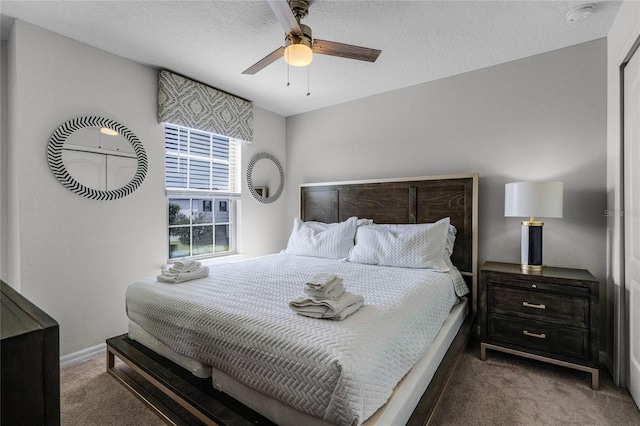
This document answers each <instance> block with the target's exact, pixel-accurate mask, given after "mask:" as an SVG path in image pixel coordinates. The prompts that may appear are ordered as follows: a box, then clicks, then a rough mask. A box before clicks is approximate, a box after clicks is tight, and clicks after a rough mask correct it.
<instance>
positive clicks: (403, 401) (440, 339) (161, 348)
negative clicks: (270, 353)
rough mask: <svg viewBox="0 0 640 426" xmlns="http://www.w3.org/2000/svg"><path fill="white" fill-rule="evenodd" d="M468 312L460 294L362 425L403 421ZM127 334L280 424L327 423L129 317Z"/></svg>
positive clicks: (380, 425) (381, 425)
mask: <svg viewBox="0 0 640 426" xmlns="http://www.w3.org/2000/svg"><path fill="white" fill-rule="evenodd" d="M468 312H469V306H468V299H467V298H466V297H463V298H462V300H461V303H459V304H457V305H455V306H454V307H453V308H452V309H451V312H450V313H449V317H448V318H447V319H446V321H445V322H444V324H443V325H442V327H441V328H440V331H438V334H437V336H436V338H435V339H434V341H433V342H432V343H431V345H430V346H429V348H428V349H427V351H426V352H425V354H424V355H423V356H422V357H421V358H420V359H419V360H418V362H416V364H415V365H414V366H413V367H412V368H411V370H409V372H408V373H407V374H406V375H405V376H404V377H403V378H402V380H401V381H400V382H399V383H398V385H397V386H396V387H395V389H394V390H393V393H392V394H391V396H390V397H389V399H388V400H387V402H386V403H385V404H384V405H383V406H382V407H380V408H379V409H378V410H377V411H376V412H375V413H374V414H373V415H372V416H371V417H369V418H368V419H366V420H365V422H364V423H363V424H362V426H389V425H392V424H393V425H403V424H406V423H407V421H408V420H409V418H410V417H411V414H412V413H413V410H414V409H415V407H416V405H417V404H418V401H419V400H420V398H421V397H422V395H423V394H424V392H425V390H426V389H427V387H428V386H429V383H430V382H431V379H432V378H433V376H434V374H435V372H436V370H437V369H438V367H439V366H440V363H441V362H442V359H443V358H444V356H445V354H446V352H447V350H448V349H449V346H451V343H452V342H453V340H454V339H455V337H456V334H457V333H458V330H459V329H460V327H461V326H462V323H463V322H464V320H465V318H466V316H467V314H468ZM129 337H130V338H131V339H133V340H136V341H138V342H139V343H142V344H143V345H144V346H147V347H148V348H150V349H152V350H154V351H155V352H156V353H159V354H160V355H162V356H164V357H165V358H168V359H170V360H171V361H173V362H175V363H176V364H178V365H180V366H182V367H183V368H185V369H186V370H188V371H190V372H191V373H192V374H194V375H196V376H198V377H203V378H204V377H212V384H213V386H214V387H215V388H216V389H218V390H220V391H222V392H224V393H226V394H227V395H230V396H232V397H233V398H234V399H236V400H238V401H240V402H241V403H243V404H244V405H246V406H247V407H249V408H251V409H252V410H254V411H257V412H258V413H260V414H262V415H263V416H264V417H266V418H268V419H269V420H271V421H272V422H274V423H276V424H278V425H280V426H299V425H302V424H304V425H305V426H327V425H329V424H328V423H326V422H324V421H323V420H320V419H318V418H315V417H311V416H309V415H307V414H304V413H301V412H300V411H298V410H296V409H294V408H292V407H289V406H288V405H286V404H284V403H282V402H280V401H278V400H276V399H273V398H271V397H269V396H268V395H265V394H263V393H260V392H258V391H255V390H253V389H252V388H250V387H248V386H246V385H244V384H242V383H240V382H238V381H237V380H235V379H234V378H233V377H230V376H229V375H228V374H225V373H223V372H221V371H219V370H216V369H212V368H211V366H208V365H205V364H203V363H201V362H198V361H196V360H193V359H190V358H187V357H185V356H184V355H180V354H178V353H176V352H174V351H172V350H171V349H169V347H167V346H166V345H164V344H162V342H159V341H158V339H156V338H155V337H153V336H151V335H150V334H149V333H147V332H146V331H145V330H144V329H143V328H142V327H140V326H139V325H137V324H136V323H134V322H133V321H131V320H130V321H129Z"/></svg>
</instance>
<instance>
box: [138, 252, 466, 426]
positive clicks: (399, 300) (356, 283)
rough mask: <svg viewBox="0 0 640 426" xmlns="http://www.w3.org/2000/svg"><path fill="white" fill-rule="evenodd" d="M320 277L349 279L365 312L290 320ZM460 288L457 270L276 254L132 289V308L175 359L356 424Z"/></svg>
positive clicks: (389, 388) (423, 343) (421, 348)
mask: <svg viewBox="0 0 640 426" xmlns="http://www.w3.org/2000/svg"><path fill="white" fill-rule="evenodd" d="M320 272H330V273H334V274H336V275H338V276H340V277H342V278H343V282H344V286H345V287H346V289H347V290H348V291H350V292H352V293H357V294H361V295H363V296H364V301H365V305H364V306H363V307H362V308H360V309H359V310H358V311H356V312H355V313H354V314H352V315H350V316H349V317H347V318H346V319H345V320H343V321H332V320H323V319H313V318H308V317H305V316H301V315H298V314H297V313H295V312H294V311H293V310H291V309H290V308H289V306H288V303H289V301H290V300H292V299H294V298H295V297H297V296H300V295H302V294H303V291H304V283H305V282H306V281H307V280H308V279H309V278H311V277H312V276H313V275H314V274H316V273H320ZM461 282H462V278H461V277H460V276H459V273H458V271H456V270H454V271H451V272H449V273H439V272H434V271H432V270H428V269H409V268H394V267H381V266H372V265H364V264H356V263H349V262H344V261H335V260H329V259H322V258H315V257H305V256H294V255H288V254H275V255H269V256H264V257H261V258H256V259H250V260H246V261H242V262H236V263H230V264H221V265H216V266H213V267H211V273H210V275H209V276H208V277H206V278H202V279H198V280H193V281H189V282H185V283H182V284H165V283H160V282H156V281H155V279H151V278H150V279H147V280H143V281H139V282H136V283H134V284H132V285H131V286H130V287H129V288H128V290H127V295H126V306H127V315H128V316H129V318H130V319H131V320H132V321H134V322H136V323H137V324H139V325H140V326H141V327H143V328H144V329H145V330H146V331H147V332H149V333H150V334H151V335H153V336H155V337H156V338H158V339H159V340H160V341H162V342H163V343H165V344H166V345H167V346H169V347H170V348H171V349H172V350H174V351H176V352H178V353H180V354H182V355H185V356H188V357H190V358H193V359H196V360H198V361H201V362H203V363H206V364H209V365H212V366H214V367H215V368H217V369H219V370H221V371H223V372H225V373H227V374H228V375H230V376H231V377H233V378H235V379H236V380H238V381H240V382H242V383H244V384H246V385H248V386H250V387H252V388H254V389H256V390H258V391H260V392H262V393H265V394H267V395H270V396H271V397H273V398H276V399H278V400H280V401H282V402H284V403H286V404H288V405H290V406H292V407H294V408H295V409H297V410H299V411H301V412H304V413H307V414H310V415H312V416H315V417H318V418H321V419H323V420H325V421H326V422H329V423H332V424H336V425H359V424H361V423H362V422H363V421H364V420H366V419H367V418H368V417H369V416H370V415H371V414H373V413H374V412H375V411H376V410H377V409H378V408H380V407H381V406H382V405H383V404H384V403H385V402H386V401H387V399H388V398H389V396H390V395H391V393H392V392H393V389H394V387H395V386H396V384H397V383H398V382H399V381H400V380H401V379H402V377H403V376H404V375H405V374H406V373H407V372H408V371H409V370H410V369H411V367H412V366H413V364H414V363H415V362H416V361H417V360H418V359H419V358H420V357H421V356H422V355H423V354H424V352H425V351H426V349H427V348H428V347H429V345H430V344H431V342H432V341H433V339H434V338H435V336H436V334H437V333H438V330H439V329H440V327H441V326H442V324H443V323H444V321H445V319H446V318H447V316H448V314H449V311H450V310H451V307H452V306H453V305H455V304H456V303H457V302H458V296H462V295H463V294H462V293H463V291H461V290H460V289H461V288H463V287H464V284H461ZM456 288H457V289H458V291H457V293H458V294H456Z"/></svg>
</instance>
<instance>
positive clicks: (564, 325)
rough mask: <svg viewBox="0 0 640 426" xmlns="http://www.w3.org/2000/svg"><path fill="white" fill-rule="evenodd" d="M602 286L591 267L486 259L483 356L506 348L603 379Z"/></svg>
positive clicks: (593, 382)
mask: <svg viewBox="0 0 640 426" xmlns="http://www.w3.org/2000/svg"><path fill="white" fill-rule="evenodd" d="M599 297H600V284H599V283H598V281H597V280H596V279H595V278H594V276H593V275H591V273H589V271H586V270H584V269H567V268H556V267H544V268H543V269H542V271H524V270H522V269H521V268H520V265H519V264H513V263H499V262H486V263H485V264H484V265H483V266H482V268H481V269H480V288H479V301H478V304H479V306H478V310H479V318H480V327H481V343H480V359H482V360H483V361H484V360H485V359H486V350H487V349H493V350H496V351H501V352H506V353H510V354H513V355H519V356H523V357H527V358H531V359H535V360H538V361H544V362H549V363H552V364H556V365H561V366H564V367H569V368H574V369H577V370H581V371H585V372H588V373H590V374H591V387H592V389H598V381H599V371H598V364H599V358H598V357H599V348H600V347H599V322H598V310H599Z"/></svg>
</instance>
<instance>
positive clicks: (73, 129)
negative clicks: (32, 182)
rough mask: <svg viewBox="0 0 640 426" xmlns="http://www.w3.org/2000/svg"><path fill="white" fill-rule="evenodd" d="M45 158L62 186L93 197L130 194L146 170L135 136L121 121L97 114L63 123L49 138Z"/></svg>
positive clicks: (104, 198)
mask: <svg viewBox="0 0 640 426" xmlns="http://www.w3.org/2000/svg"><path fill="white" fill-rule="evenodd" d="M47 159H48V161H49V167H50V168H51V171H52V172H53V174H54V176H55V177H56V178H57V179H58V181H59V182H60V183H61V184H62V185H63V186H64V187H66V188H67V189H69V190H71V191H72V192H75V193H76V194H78V195H81V196H83V197H87V198H91V199H96V200H113V199H117V198H121V197H124V196H126V195H128V194H130V193H132V192H133V191H135V190H136V189H137V188H138V186H140V184H141V183H142V181H143V180H144V177H145V175H146V173H147V156H146V153H145V151H144V147H143V146H142V144H141V143H140V141H139V140H138V138H137V137H136V136H135V135H134V134H133V133H131V131H130V130H129V129H127V128H126V127H124V126H123V125H122V124H119V123H117V122H115V121H113V120H109V119H106V118H100V117H80V118H76V119H73V120H69V121H67V122H66V123H63V124H62V125H61V126H60V127H58V128H57V129H56V130H55V131H54V132H53V134H52V135H51V138H50V139H49V145H48V147H47Z"/></svg>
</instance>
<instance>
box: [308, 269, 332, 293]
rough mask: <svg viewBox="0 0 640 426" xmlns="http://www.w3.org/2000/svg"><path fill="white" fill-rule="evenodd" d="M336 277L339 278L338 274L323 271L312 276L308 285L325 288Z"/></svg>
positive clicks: (316, 288) (317, 288)
mask: <svg viewBox="0 0 640 426" xmlns="http://www.w3.org/2000/svg"><path fill="white" fill-rule="evenodd" d="M336 279H338V276H337V275H334V274H329V273H326V272H321V273H319V274H315V275H314V276H313V277H311V279H310V280H309V281H307V283H306V285H307V287H309V288H312V289H314V290H324V289H325V287H327V286H329V285H331V283H332V282H333V281H335V280H336Z"/></svg>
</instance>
